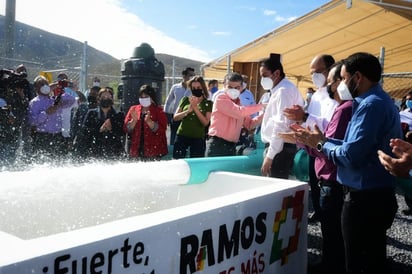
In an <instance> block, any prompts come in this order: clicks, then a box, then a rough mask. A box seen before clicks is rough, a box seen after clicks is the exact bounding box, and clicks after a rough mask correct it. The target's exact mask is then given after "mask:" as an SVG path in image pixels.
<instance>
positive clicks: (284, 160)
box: [265, 143, 297, 179]
mask: <svg viewBox="0 0 412 274" xmlns="http://www.w3.org/2000/svg"><path fill="white" fill-rule="evenodd" d="M296 151H297V150H296V145H295V144H289V143H284V144H283V149H282V150H281V151H280V152H279V153H278V154H276V155H275V157H274V158H273V161H272V167H271V172H270V177H272V178H281V179H288V178H289V175H290V172H291V170H292V168H293V159H294V158H295V154H296ZM265 155H266V150H265Z"/></svg>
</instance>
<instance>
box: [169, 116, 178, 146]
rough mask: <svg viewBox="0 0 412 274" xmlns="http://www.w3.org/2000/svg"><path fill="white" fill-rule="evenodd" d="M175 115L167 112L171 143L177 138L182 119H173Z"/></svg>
mask: <svg viewBox="0 0 412 274" xmlns="http://www.w3.org/2000/svg"><path fill="white" fill-rule="evenodd" d="M173 115H174V114H171V113H166V116H167V120H168V122H169V126H170V145H174V143H175V139H176V132H177V129H178V128H179V126H180V121H173Z"/></svg>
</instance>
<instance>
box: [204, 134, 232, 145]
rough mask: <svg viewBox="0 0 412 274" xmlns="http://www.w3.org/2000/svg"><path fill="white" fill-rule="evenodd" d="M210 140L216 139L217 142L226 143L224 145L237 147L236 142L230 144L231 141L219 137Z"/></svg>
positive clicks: (210, 137)
mask: <svg viewBox="0 0 412 274" xmlns="http://www.w3.org/2000/svg"><path fill="white" fill-rule="evenodd" d="M209 139H215V140H217V141H221V142H224V143H227V144H230V145H233V146H235V145H236V143H235V142H230V141H227V140H225V139H223V138H220V137H217V136H209Z"/></svg>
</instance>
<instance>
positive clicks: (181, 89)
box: [164, 67, 195, 145]
mask: <svg viewBox="0 0 412 274" xmlns="http://www.w3.org/2000/svg"><path fill="white" fill-rule="evenodd" d="M193 76H195V70H194V69H193V68H190V67H187V68H186V69H184V70H183V71H182V82H180V83H177V84H174V85H173V86H172V87H171V88H170V92H169V94H168V95H167V97H166V101H165V104H164V112H165V113H166V116H167V121H168V123H169V126H170V139H169V142H170V143H169V144H170V145H174V143H175V137H176V131H177V128H178V127H179V125H180V121H173V115H174V114H175V112H176V110H177V108H178V106H179V103H180V100H181V99H182V98H183V97H184V96H190V95H191V92H190V89H188V88H187V84H186V82H187V81H189V80H190V78H192V77H193Z"/></svg>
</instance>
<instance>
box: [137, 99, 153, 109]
mask: <svg viewBox="0 0 412 274" xmlns="http://www.w3.org/2000/svg"><path fill="white" fill-rule="evenodd" d="M139 103H140V104H141V105H142V106H143V107H148V106H150V105H151V104H152V101H151V99H150V97H146V98H139Z"/></svg>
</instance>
